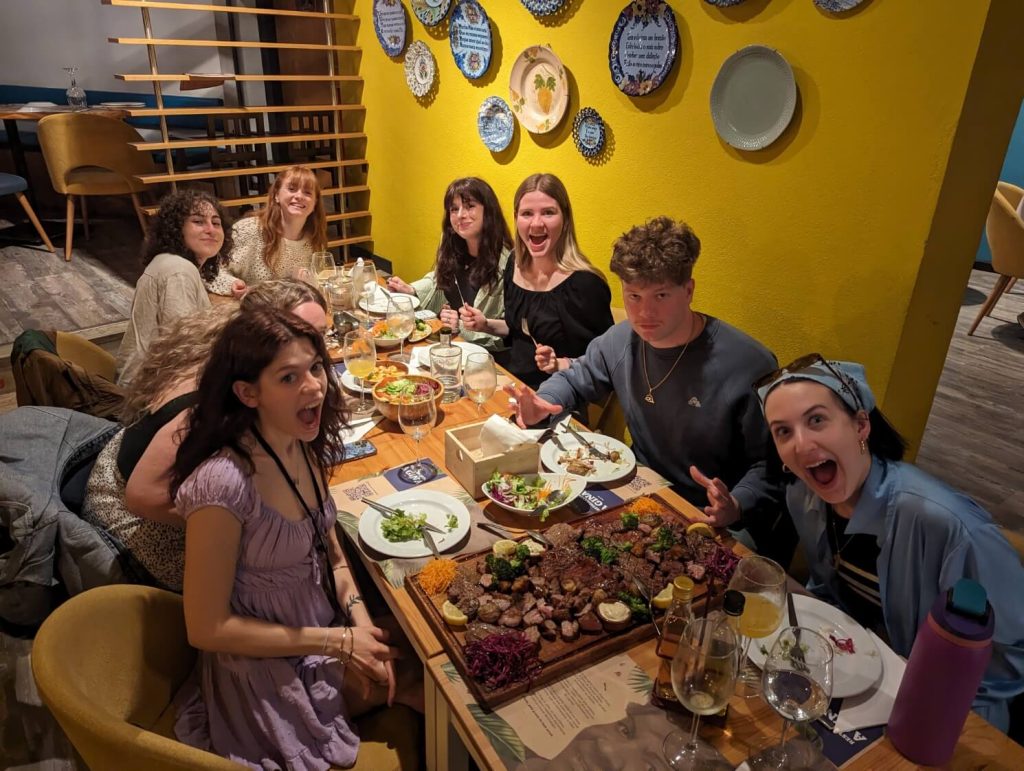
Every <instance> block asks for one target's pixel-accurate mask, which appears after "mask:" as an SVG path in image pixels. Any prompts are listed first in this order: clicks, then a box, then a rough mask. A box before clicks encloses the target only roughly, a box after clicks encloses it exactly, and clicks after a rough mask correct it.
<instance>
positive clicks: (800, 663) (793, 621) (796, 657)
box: [786, 590, 807, 669]
mask: <svg viewBox="0 0 1024 771" xmlns="http://www.w3.org/2000/svg"><path fill="white" fill-rule="evenodd" d="M786 609H787V610H788V611H789V625H790V626H791V627H793V630H794V631H793V640H794V641H795V642H796V645H795V646H793V653H792V655H791V656H790V658H791V659H792V661H793V664H794V665H796V667H797V668H798V669H799V668H801V667H802V668H804V669H806V668H807V661H806V659H805V658H804V649H803V648H801V647H800V619H799V618H797V615H796V604H795V603H794V602H793V592H791V591H788V590H787V591H786Z"/></svg>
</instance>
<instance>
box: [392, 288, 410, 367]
mask: <svg viewBox="0 0 1024 771" xmlns="http://www.w3.org/2000/svg"><path fill="white" fill-rule="evenodd" d="M386 319H387V326H388V332H390V333H391V334H392V335H394V336H395V337H397V338H398V339H399V348H398V356H392V357H391V358H392V359H395V360H396V361H401V362H404V363H405V364H408V363H409V356H408V355H407V354H406V353H405V340H406V338H407V337H409V335H411V334H412V331H413V330H414V329H416V312H415V311H414V310H413V307H412V298H411V297H405V296H395V295H390V296H389V297H388V312H387V316H386Z"/></svg>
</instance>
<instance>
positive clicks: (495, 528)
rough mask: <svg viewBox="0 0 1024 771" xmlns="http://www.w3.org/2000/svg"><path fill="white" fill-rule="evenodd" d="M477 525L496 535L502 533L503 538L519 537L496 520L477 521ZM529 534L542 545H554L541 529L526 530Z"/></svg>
mask: <svg viewBox="0 0 1024 771" xmlns="http://www.w3.org/2000/svg"><path fill="white" fill-rule="evenodd" d="M476 525H477V527H480V528H483V529H484V530H490V531H491V532H492V533H494V534H495V535H500V536H501V537H502V538H517V537H518V536H517V535H516V534H515V533H512V532H511V531H509V530H506V529H505V528H503V527H502V526H501V525H498V524H496V523H494V522H477V523H476ZM523 532H524V533H526V535H527V536H529V537H530V538H532V539H533V540H534V541H536V542H537V543H539V544H540V545H541V546H548V547H550V546H552V543H551V540H550V539H549V538H548V537H547V536H546V535H544V533H542V532H540V531H539V530H524V531H523Z"/></svg>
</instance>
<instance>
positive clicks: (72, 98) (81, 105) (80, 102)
mask: <svg viewBox="0 0 1024 771" xmlns="http://www.w3.org/2000/svg"><path fill="white" fill-rule="evenodd" d="M62 69H63V70H64V72H66V73H67V74H68V77H69V78H71V87H70V88H69V89H68V90H67V92H66V94H67V98H68V106H69V107H70V108H71V109H72V110H76V111H77V110H84V109H85V108H86V107H88V106H89V105H88V102H87V101H86V97H85V91H83V90H82V89H81V88H79V86H78V81H77V80H76V79H75V75H77V74H78V67H63V68H62Z"/></svg>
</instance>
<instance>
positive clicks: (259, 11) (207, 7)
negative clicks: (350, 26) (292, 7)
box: [101, 0, 359, 21]
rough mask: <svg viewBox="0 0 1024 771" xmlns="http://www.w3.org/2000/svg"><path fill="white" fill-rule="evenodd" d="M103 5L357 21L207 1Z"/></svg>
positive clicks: (134, 0) (127, 0) (113, 0)
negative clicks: (208, 2)
mask: <svg viewBox="0 0 1024 771" xmlns="http://www.w3.org/2000/svg"><path fill="white" fill-rule="evenodd" d="M101 3H102V4H103V5H119V6H121V7H123V8H159V9H164V10H171V11H209V12H211V13H244V14H251V15H253V16H258V15H264V16H295V17H299V18H302V19H339V20H341V21H359V17H358V16H354V15H353V14H351V13H321V12H319V11H285V10H276V9H273V8H245V7H240V6H233V5H211V4H207V3H173V2H166V0H101Z"/></svg>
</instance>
